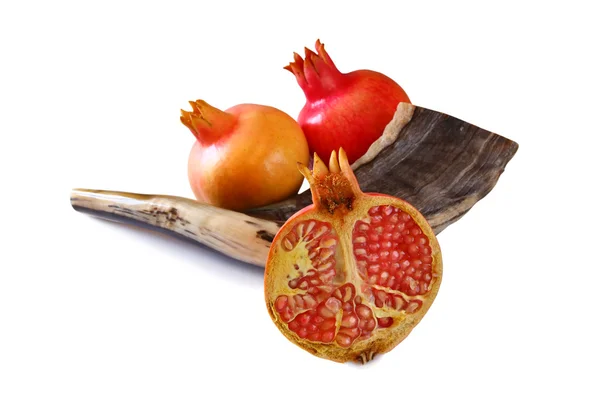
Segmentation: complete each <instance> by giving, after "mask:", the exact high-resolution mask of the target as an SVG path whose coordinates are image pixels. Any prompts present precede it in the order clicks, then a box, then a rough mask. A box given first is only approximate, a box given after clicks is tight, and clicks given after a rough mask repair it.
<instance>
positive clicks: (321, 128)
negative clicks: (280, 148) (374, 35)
mask: <svg viewBox="0 0 600 394" xmlns="http://www.w3.org/2000/svg"><path fill="white" fill-rule="evenodd" d="M400 102H410V100H409V98H408V96H407V94H406V92H405V91H404V89H402V87H400V85H398V84H397V83H396V82H394V81H393V80H392V79H391V78H389V77H387V76H385V75H384V74H381V73H378V72H376V71H371V70H357V71H353V72H351V73H348V74H345V75H344V76H343V83H342V84H339V85H338V86H336V90H335V91H333V92H331V93H330V94H329V95H326V96H325V97H324V98H323V99H317V100H310V101H307V102H306V104H305V105H304V108H302V111H301V112H300V114H299V116H298V123H299V124H300V126H301V127H302V130H303V131H304V135H305V136H306V139H307V141H308V145H309V147H310V149H311V152H316V153H317V154H318V155H319V156H320V157H329V155H330V153H331V152H332V151H337V150H338V149H339V148H340V147H342V148H343V149H344V150H345V151H346V154H347V155H348V160H349V162H350V163H353V162H354V161H356V160H358V159H359V158H360V157H361V156H362V155H364V154H365V153H366V152H367V150H368V149H369V147H370V146H371V144H372V143H373V142H375V140H377V139H378V138H379V137H380V136H381V135H382V133H383V130H384V129H385V126H387V124H388V123H389V122H390V121H391V120H392V118H393V117H394V113H395V112H396V108H397V106H398V103H400ZM366 119H370V121H369V122H366V121H365V120H366Z"/></svg>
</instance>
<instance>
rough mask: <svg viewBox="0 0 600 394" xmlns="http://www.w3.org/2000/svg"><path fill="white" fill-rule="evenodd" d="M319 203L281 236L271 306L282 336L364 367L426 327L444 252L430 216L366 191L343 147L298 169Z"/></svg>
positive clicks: (268, 288) (270, 272)
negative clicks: (419, 326)
mask: <svg viewBox="0 0 600 394" xmlns="http://www.w3.org/2000/svg"><path fill="white" fill-rule="evenodd" d="M298 167H299V169H300V172H302V174H303V175H304V177H306V179H307V180H308V182H309V184H310V189H311V192H312V198H313V204H312V205H310V206H308V207H306V208H304V209H303V210H301V211H299V212H298V213H296V214H295V215H294V216H292V217H291V218H290V219H289V220H288V221H287V222H286V223H285V224H284V226H283V227H282V228H281V229H280V231H279V232H278V233H277V235H276V236H275V238H274V240H273V243H272V245H271V249H270V251H269V255H268V259H267V263H266V268H265V301H266V305H267V309H268V311H269V314H270V316H271V318H272V319H273V321H274V323H275V324H276V325H277V327H278V328H279V330H280V331H281V332H282V333H283V334H284V335H285V336H286V337H287V338H288V339H289V340H290V341H292V342H294V343H295V344H297V345H298V346H300V347H301V348H303V349H305V350H307V351H309V352H310V353H312V354H314V355H316V356H319V357H323V358H326V359H330V360H333V361H338V362H345V361H349V360H360V361H362V362H366V361H369V360H371V359H372V358H373V357H374V356H375V355H376V354H379V353H385V352H387V351H389V350H391V349H392V348H394V347H395V346H396V345H397V344H398V343H400V342H401V341H402V340H403V339H404V338H406V336H407V335H408V334H409V333H410V332H411V330H412V329H413V328H414V327H415V326H416V325H417V324H418V323H419V321H421V319H422V318H423V316H424V315H425V313H426V312H427V310H428V309H429V307H430V306H431V304H432V302H433V301H434V299H435V297H436V295H437V293H438V289H439V287H440V283H441V279H442V255H441V251H440V247H439V244H438V241H437V239H436V237H435V234H434V233H433V230H432V229H431V227H430V226H429V224H428V223H427V221H426V220H425V218H424V217H423V216H422V215H421V214H420V213H419V212H418V211H417V210H416V209H415V208H414V207H413V206H411V205H410V204H409V203H407V202H406V201H404V200H401V199H398V198H395V197H392V196H387V195H382V194H374V193H363V192H362V191H361V190H360V188H359V186H358V183H357V181H356V178H355V176H354V174H353V172H352V169H351V168H350V165H349V163H348V158H347V157H346V154H345V152H344V150H343V149H340V151H339V161H338V158H337V155H336V154H335V152H333V153H332V154H331V158H330V161H329V168H327V166H326V165H325V164H324V163H323V162H322V161H321V159H320V158H319V157H318V156H317V155H316V154H315V157H314V166H313V170H312V171H310V170H309V169H308V168H307V167H306V166H305V165H303V164H299V166H298Z"/></svg>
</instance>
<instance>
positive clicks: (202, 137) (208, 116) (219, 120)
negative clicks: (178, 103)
mask: <svg viewBox="0 0 600 394" xmlns="http://www.w3.org/2000/svg"><path fill="white" fill-rule="evenodd" d="M189 103H190V106H191V107H192V111H191V112H189V111H184V110H183V109H182V110H181V116H180V117H179V119H180V120H181V123H183V124H184V125H185V126H186V127H187V128H188V129H190V131H191V132H192V134H194V136H195V137H196V139H197V140H198V141H199V142H200V143H201V144H203V145H209V144H212V143H214V142H215V141H217V140H218V139H219V138H221V136H223V135H225V134H227V133H229V132H230V131H231V129H232V128H233V126H234V125H235V123H236V119H235V117H234V116H233V115H232V114H229V113H227V112H224V111H221V110H220V109H218V108H215V107H213V106H212V105H210V104H208V103H207V102H206V101H204V100H196V101H190V102H189Z"/></svg>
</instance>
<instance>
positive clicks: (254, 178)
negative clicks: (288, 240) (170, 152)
mask: <svg viewBox="0 0 600 394" xmlns="http://www.w3.org/2000/svg"><path fill="white" fill-rule="evenodd" d="M190 105H191V106H192V109H193V111H192V112H187V111H183V110H182V111H181V122H182V123H183V124H184V125H185V126H187V127H188V128H189V129H190V131H191V132H192V133H193V134H194V136H195V137H196V143H195V144H194V145H193V147H192V150H191V152H190V155H189V159H188V178H189V182H190V186H191V188H192V190H193V192H194V195H195V196H196V199H197V200H199V201H202V202H205V203H208V204H211V205H215V206H218V207H221V208H226V209H231V210H236V211H243V210H246V209H250V208H256V207H260V206H263V205H268V204H271V203H275V202H278V201H280V200H283V199H285V198H286V197H289V196H291V195H292V194H295V193H297V192H298V190H299V189H300V186H301V185H302V180H303V178H302V174H300V173H299V172H298V169H297V166H296V163H298V162H300V163H304V164H308V159H309V157H310V156H309V152H308V145H307V143H306V138H305V137H304V134H303V133H302V129H301V128H300V126H299V125H298V123H297V122H296V121H295V120H294V119H293V118H292V117H291V116H289V115H288V114H286V113H285V112H283V111H281V110H279V109H277V108H274V107H269V106H265V105H258V104H239V105H236V106H234V107H232V108H229V109H227V110H225V111H221V110H219V109H217V108H215V107H213V106H211V105H209V104H208V103H206V102H205V101H202V100H197V101H190Z"/></svg>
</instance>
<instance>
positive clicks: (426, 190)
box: [71, 103, 518, 266]
mask: <svg viewBox="0 0 600 394" xmlns="http://www.w3.org/2000/svg"><path fill="white" fill-rule="evenodd" d="M517 149H518V144H517V143H516V142H514V141H511V140H509V139H506V138H504V137H502V136H500V135H498V134H494V133H491V132H489V131H486V130H483V129H481V128H479V127H477V126H474V125H472V124H469V123H467V122H464V121H462V120H460V119H457V118H454V117H452V116H449V115H446V114H443V113H440V112H436V111H432V110H429V109H425V108H422V107H417V106H413V105H411V104H407V103H400V104H399V105H398V109H397V111H396V114H395V116H394V119H393V120H392V121H391V122H390V124H389V125H388V126H387V127H386V129H385V131H384V133H383V135H382V137H381V138H380V139H378V140H377V141H376V142H375V143H374V144H373V145H372V146H371V147H370V149H369V151H368V152H367V153H366V154H365V155H364V156H363V157H361V158H360V159H359V160H358V161H357V162H356V163H354V164H353V169H354V171H355V174H356V177H357V179H358V181H359V183H360V186H361V188H362V190H363V191H365V192H377V193H384V194H389V195H393V196H396V197H399V198H402V199H404V200H406V201H408V202H409V203H411V204H412V205H413V206H415V207H416V208H417V209H418V210H419V211H421V213H423V215H424V216H425V217H426V218H427V220H428V221H429V223H430V225H431V226H432V227H433V229H434V231H435V232H436V234H439V233H440V232H441V231H442V230H443V229H445V228H446V227H447V226H448V225H450V224H452V223H454V222H455V221H457V220H458V219H460V218H461V217H462V216H463V215H464V214H465V213H467V212H468V211H469V209H471V208H472V207H473V205H475V203H476V202H477V201H479V200H481V199H482V198H483V197H485V196H486V195H487V194H488V193H489V192H490V191H491V190H492V189H493V188H494V186H495V185H496V182H497V181H498V178H499V177H500V175H501V174H502V173H503V172H504V168H505V166H506V164H507V163H508V162H509V161H510V160H511V159H512V157H513V156H514V155H515V153H516V151H517ZM311 203H312V199H311V195H310V190H307V191H305V192H304V193H301V194H298V195H296V196H293V197H291V198H288V199H287V200H285V201H282V202H280V203H277V204H273V205H269V206H265V207H261V208H257V209H253V210H250V211H248V212H246V213H245V214H244V213H239V212H233V211H229V210H226V209H221V208H216V207H213V206H210V205H207V204H202V203H199V202H197V201H194V200H191V199H187V198H182V197H176V196H165V195H144V194H134V193H125V192H116V191H104V190H89V189H74V190H73V191H72V193H71V204H72V206H73V208H75V209H76V210H77V211H80V212H84V213H88V214H91V215H94V216H98V217H101V218H104V219H109V220H114V221H118V222H125V223H133V224H136V225H139V226H144V227H149V228H153V229H155V230H159V231H163V232H167V233H169V234H171V235H176V236H181V237H184V238H187V239H189V240H192V241H195V242H198V243H200V244H203V245H206V246H208V247H210V248H212V249H215V250H217V251H219V252H221V253H223V254H225V255H227V256H230V257H232V258H234V259H237V260H240V261H244V262H247V263H251V264H255V265H259V266H264V264H265V261H266V257H267V253H268V251H269V247H270V244H271V240H272V239H273V237H274V235H275V233H276V232H277V230H278V229H279V226H280V225H281V224H282V223H284V222H285V221H286V220H287V219H288V218H289V217H290V216H291V215H293V214H294V213H295V212H297V211H298V210H300V209H302V208H304V207H305V206H307V205H309V204H311Z"/></svg>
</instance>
